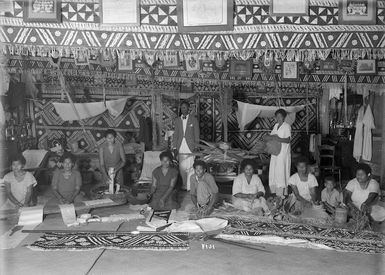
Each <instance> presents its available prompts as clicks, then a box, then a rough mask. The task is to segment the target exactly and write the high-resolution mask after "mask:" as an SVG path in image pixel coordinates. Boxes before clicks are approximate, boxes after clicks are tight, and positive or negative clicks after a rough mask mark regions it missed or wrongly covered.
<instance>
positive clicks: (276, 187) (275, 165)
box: [269, 109, 291, 197]
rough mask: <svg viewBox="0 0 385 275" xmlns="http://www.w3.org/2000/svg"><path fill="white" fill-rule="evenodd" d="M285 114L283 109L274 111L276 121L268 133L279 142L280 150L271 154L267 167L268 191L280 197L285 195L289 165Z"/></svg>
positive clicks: (289, 151)
mask: <svg viewBox="0 0 385 275" xmlns="http://www.w3.org/2000/svg"><path fill="white" fill-rule="evenodd" d="M286 116H287V113H286V111H285V110H283V109H278V110H277V111H276V112H275V119H276V120H277V123H276V124H275V125H274V128H273V130H272V131H271V133H270V139H273V140H275V141H278V142H280V143H281V151H280V153H279V154H278V155H277V156H274V155H272V156H271V159H270V168H269V187H270V191H271V193H273V194H276V195H277V196H280V197H284V196H285V195H287V185H288V180H289V177H290V165H291V148H290V138H291V126H290V125H289V124H288V123H287V122H285V118H286Z"/></svg>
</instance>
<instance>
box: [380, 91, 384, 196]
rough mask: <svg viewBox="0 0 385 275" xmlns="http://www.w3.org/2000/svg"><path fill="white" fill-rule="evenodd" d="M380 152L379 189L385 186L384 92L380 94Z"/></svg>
mask: <svg viewBox="0 0 385 275" xmlns="http://www.w3.org/2000/svg"><path fill="white" fill-rule="evenodd" d="M382 118H383V119H382V133H381V136H382V154H381V182H380V186H381V189H384V188H385V119H384V118H385V93H383V94H382Z"/></svg>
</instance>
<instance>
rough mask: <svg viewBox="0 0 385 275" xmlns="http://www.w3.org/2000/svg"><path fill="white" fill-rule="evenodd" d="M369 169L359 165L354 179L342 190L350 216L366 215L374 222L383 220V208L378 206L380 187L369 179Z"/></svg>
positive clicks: (366, 166)
mask: <svg viewBox="0 0 385 275" xmlns="http://www.w3.org/2000/svg"><path fill="white" fill-rule="evenodd" d="M371 172H372V171H371V168H370V166H369V165H367V164H365V163H359V164H358V165H357V168H356V178H355V179H352V180H351V181H349V183H348V185H347V186H346V188H345V190H344V201H345V204H346V205H347V206H348V207H349V210H350V215H351V216H353V217H354V216H355V215H357V214H360V213H364V214H368V215H370V216H371V218H372V219H373V220H375V221H379V222H382V221H384V220H385V208H384V207H382V206H380V205H379V204H378V198H379V194H380V185H379V184H378V182H377V181H376V180H374V179H372V178H371Z"/></svg>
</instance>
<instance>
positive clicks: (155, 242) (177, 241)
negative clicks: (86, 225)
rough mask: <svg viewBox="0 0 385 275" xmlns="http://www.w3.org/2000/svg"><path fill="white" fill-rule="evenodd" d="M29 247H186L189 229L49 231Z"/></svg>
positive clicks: (79, 249)
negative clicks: (159, 230) (148, 232)
mask: <svg viewBox="0 0 385 275" xmlns="http://www.w3.org/2000/svg"><path fill="white" fill-rule="evenodd" d="M28 248H30V249H32V250H38V251H53V250H66V251H84V250H93V249H121V250H156V251H159V250H162V251H164V250H187V249H189V241H188V233H172V234H128V233H49V234H45V235H43V236H42V237H40V238H39V239H38V240H37V241H36V242H34V243H33V244H31V245H29V246H28Z"/></svg>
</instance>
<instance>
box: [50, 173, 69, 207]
mask: <svg viewBox="0 0 385 275" xmlns="http://www.w3.org/2000/svg"><path fill="white" fill-rule="evenodd" d="M59 173H60V172H55V174H54V175H53V178H52V184H51V186H52V192H53V194H54V195H55V197H56V198H57V199H58V200H59V202H60V203H66V202H67V201H66V199H65V198H64V197H63V196H62V195H61V194H60V193H59V191H58V188H57V187H58V184H59Z"/></svg>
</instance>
